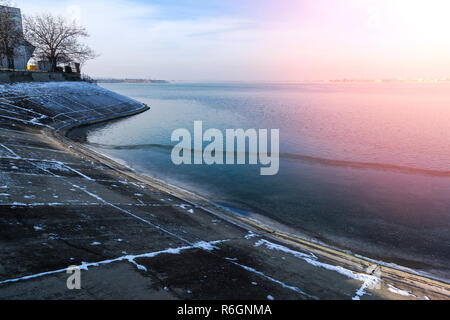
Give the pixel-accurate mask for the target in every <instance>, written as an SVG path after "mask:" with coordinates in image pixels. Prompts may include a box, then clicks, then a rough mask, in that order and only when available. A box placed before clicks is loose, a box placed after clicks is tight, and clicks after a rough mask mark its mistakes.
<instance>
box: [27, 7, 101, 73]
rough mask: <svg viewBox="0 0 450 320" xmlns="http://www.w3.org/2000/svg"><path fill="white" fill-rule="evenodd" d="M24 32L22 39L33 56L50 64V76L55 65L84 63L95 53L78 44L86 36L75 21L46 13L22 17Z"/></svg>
mask: <svg viewBox="0 0 450 320" xmlns="http://www.w3.org/2000/svg"><path fill="white" fill-rule="evenodd" d="M24 29H25V38H26V39H27V40H28V41H29V42H30V43H31V44H32V45H33V46H35V47H36V50H35V52H34V56H35V57H36V58H38V59H42V60H48V61H50V62H51V64H52V71H53V72H55V71H56V70H57V66H58V63H70V62H78V63H84V62H86V61H87V60H90V59H94V58H95V57H96V54H95V53H94V51H92V50H91V49H90V48H89V47H88V46H87V45H85V44H83V43H81V39H82V38H87V37H89V34H88V33H87V31H86V29H85V28H84V27H82V26H79V25H78V24H77V23H76V21H69V20H67V19H66V18H64V17H63V16H54V15H52V14H48V13H46V14H41V15H35V16H25V17H24Z"/></svg>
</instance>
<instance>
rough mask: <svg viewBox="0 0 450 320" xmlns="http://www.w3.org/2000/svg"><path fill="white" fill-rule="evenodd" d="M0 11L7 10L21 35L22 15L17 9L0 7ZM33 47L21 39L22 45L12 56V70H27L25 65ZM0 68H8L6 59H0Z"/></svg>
mask: <svg viewBox="0 0 450 320" xmlns="http://www.w3.org/2000/svg"><path fill="white" fill-rule="evenodd" d="M0 10H9V12H11V14H12V16H13V17H14V19H15V20H16V22H17V27H18V28H19V29H20V32H21V33H22V35H23V26H22V13H21V12H20V9H19V8H12V7H5V6H1V5H0ZM34 49H35V48H34V47H33V45H32V44H31V43H29V42H28V41H26V40H25V38H23V41H22V44H21V45H20V46H19V47H18V48H16V52H15V56H14V69H18V70H27V64H28V61H29V60H30V58H31V56H32V55H33V52H34ZM0 68H8V61H7V59H6V57H3V58H1V57H0Z"/></svg>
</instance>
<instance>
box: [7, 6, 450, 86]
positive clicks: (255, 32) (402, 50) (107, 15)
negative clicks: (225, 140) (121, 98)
mask: <svg viewBox="0 0 450 320" xmlns="http://www.w3.org/2000/svg"><path fill="white" fill-rule="evenodd" d="M15 4H16V5H17V6H18V7H20V8H21V9H22V12H23V13H24V14H34V13H39V12H52V13H57V14H63V15H66V16H69V17H71V18H74V19H77V20H78V21H79V22H80V23H81V24H82V25H84V26H86V27H87V29H88V31H89V33H90V34H91V38H89V40H88V43H89V45H90V46H91V47H92V48H93V49H94V50H95V51H96V52H97V53H99V54H100V57H99V58H97V59H96V60H93V61H91V62H89V63H87V64H86V66H85V69H84V72H86V73H88V74H90V75H91V76H93V77H110V78H146V79H147V78H152V79H165V80H193V81H221V80H226V81H314V80H333V79H387V78H391V79H396V78H404V79H420V78H423V79H428V80H433V79H436V80H437V79H444V78H448V77H450V59H449V58H448V57H449V56H450V43H449V42H448V41H446V31H447V30H450V20H449V19H448V18H447V14H448V12H450V2H449V1H447V0H428V1H425V0H379V1H371V0H342V1H334V0H303V1H302V0H297V1H296V0H286V1H282V2H278V1H270V0H246V1H238V0H227V1H221V0H198V1H194V0H157V1H138V0H134V1H129V0H99V1H88V0H68V1H64V0H63V1H56V0H40V1H39V2H37V1H35V0H16V1H15Z"/></svg>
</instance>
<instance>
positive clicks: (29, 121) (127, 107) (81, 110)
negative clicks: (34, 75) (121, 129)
mask: <svg viewBox="0 0 450 320" xmlns="http://www.w3.org/2000/svg"><path fill="white" fill-rule="evenodd" d="M147 109H148V107H147V106H146V105H145V104H143V103H140V102H137V101H135V100H133V99H130V98H128V97H125V96H122V95H119V94H117V93H114V92H111V91H108V90H106V89H103V88H101V87H98V86H96V85H93V84H90V83H87V82H41V83H39V82H29V83H15V84H0V121H1V122H5V121H9V122H14V123H20V124H25V125H29V126H33V127H48V128H52V129H64V128H68V127H70V126H73V125H77V124H82V123H88V122H96V121H101V120H103V119H110V118H111V119H112V118H116V117H120V116H125V115H129V114H134V113H138V112H142V111H145V110H147Z"/></svg>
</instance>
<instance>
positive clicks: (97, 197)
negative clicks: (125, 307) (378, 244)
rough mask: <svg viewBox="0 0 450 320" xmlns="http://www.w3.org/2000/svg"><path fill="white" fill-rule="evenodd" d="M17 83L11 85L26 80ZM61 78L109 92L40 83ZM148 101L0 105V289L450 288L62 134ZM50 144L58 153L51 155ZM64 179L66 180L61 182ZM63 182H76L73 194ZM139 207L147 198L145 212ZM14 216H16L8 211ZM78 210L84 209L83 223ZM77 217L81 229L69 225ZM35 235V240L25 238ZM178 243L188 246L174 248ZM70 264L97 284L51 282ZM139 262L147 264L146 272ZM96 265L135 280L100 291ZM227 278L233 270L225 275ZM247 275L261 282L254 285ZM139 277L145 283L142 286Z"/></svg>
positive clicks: (349, 294) (321, 292)
mask: <svg viewBox="0 0 450 320" xmlns="http://www.w3.org/2000/svg"><path fill="white" fill-rule="evenodd" d="M27 86H28V85H24V86H21V87H19V88H21V90H25V89H27V90H28V89H29V88H28V87H27ZM30 86H31V87H32V88H34V87H36V86H38V87H39V86H40V85H30ZM42 86H44V85H42ZM78 86H79V88H78ZM44 87H45V86H44ZM66 87H68V88H70V90H73V92H71V93H70V94H71V95H72V98H73V99H74V98H76V97H78V96H79V95H80V94H82V92H83V90H85V91H86V90H87V91H89V93H91V92H90V91H93V92H92V93H91V95H92V96H93V97H95V96H96V95H95V91H96V90H97V91H99V92H100V94H102V95H104V96H105V99H106V96H108V95H113V93H110V92H108V91H107V90H100V89H98V88H96V87H94V86H90V85H85V84H78V85H72V84H70V85H69V84H64V83H63V84H59V85H52V86H51V88H50V91H49V92H51V95H54V96H55V97H59V96H58V94H59V95H65V94H66V93H65V92H66V89H67V88H66ZM23 88H25V89H23ZM0 89H2V88H1V87H0ZM75 89H77V90H78V89H79V90H80V92H78V91H76V90H75ZM58 90H60V91H61V92H60V93H58V92H57V91H58ZM4 92H6V93H7V95H3V97H5V96H6V97H7V101H8V102H4V101H3V100H5V98H2V99H3V100H1V101H0V103H8V104H9V105H10V106H12V107H15V108H22V107H19V106H16V104H17V105H19V102H20V101H21V99H23V96H25V97H28V98H27V99H33V97H32V96H31V92H30V93H28V91H26V90H25V91H24V92H26V94H23V95H22V97H21V96H17V98H14V97H11V96H10V94H11V92H9V91H8V90H7V89H6V91H4ZM0 93H1V90H0ZM14 94H16V93H14ZM113 97H114V99H119V100H123V99H125V97H122V98H121V97H119V96H116V95H113ZM37 99H38V98H37ZM49 99H50V98H49ZM92 99H94V98H92ZM95 99H97V98H95ZM127 99H128V98H127ZM50 100H51V99H50ZM56 100H58V99H56V98H55V101H56ZM16 101H17V102H16ZM38 101H39V103H37V104H32V103H31V102H28V103H29V104H27V108H29V111H27V114H28V113H32V114H33V115H34V116H36V113H37V112H47V111H48V110H50V109H51V105H50V102H47V103H46V105H45V108H44V111H42V108H43V107H42V104H41V103H40V100H38ZM68 101H73V100H71V99H68ZM71 103H72V102H71ZM77 103H78V102H77ZM116 103H117V102H116ZM32 105H33V108H32V107H31V106H32ZM137 106H138V107H137ZM147 108H148V107H146V106H144V105H142V104H138V103H134V105H133V101H132V100H130V99H128V100H127V102H123V101H122V102H121V103H120V106H119V105H117V108H116V107H115V105H111V106H110V107H105V104H102V103H100V100H99V102H97V104H95V105H94V106H93V107H92V111H95V112H96V113H97V116H89V114H91V113H92V114H94V113H95V112H91V111H89V110H88V111H85V112H81V111H77V112H78V113H77V115H78V114H79V116H78V118H75V117H74V114H71V116H72V117H71V118H67V119H65V120H61V121H59V119H58V117H59V116H58V115H57V116H56V117H55V116H53V117H52V118H51V119H50V118H49V117H48V116H46V118H42V119H47V120H52V122H53V127H52V126H51V125H50V122H48V123H40V122H39V121H38V122H35V121H31V120H30V119H29V117H28V116H27V117H25V116H24V117H23V118H19V117H18V116H15V117H11V116H10V115H9V114H8V113H7V112H8V111H4V113H1V112H2V111H0V118H2V119H3V120H1V121H2V122H1V125H0V137H2V138H1V139H2V140H0V146H1V147H2V157H4V159H5V161H7V164H8V166H9V167H8V168H7V169H8V170H7V171H5V176H4V177H2V178H6V180H3V184H5V181H11V183H9V184H5V185H4V186H2V188H4V189H5V190H9V189H11V192H9V191H8V192H9V194H8V199H9V198H11V199H10V200H8V201H9V202H5V203H3V202H2V205H1V206H0V208H1V210H3V216H2V219H3V220H1V221H0V223H4V225H5V229H4V230H5V231H6V232H7V233H8V234H7V235H4V236H7V237H8V238H7V239H9V240H8V242H7V243H6V244H5V250H4V252H3V253H1V252H0V258H2V260H3V261H2V263H6V265H5V266H2V265H0V298H5V297H10V298H11V297H13V298H14V297H15V298H26V297H31V298H33V297H34V298H36V295H37V296H38V297H40V298H42V297H49V298H52V297H53V298H54V297H78V298H84V299H87V298H117V297H122V298H130V297H135V298H138V299H139V298H145V297H147V298H152V299H155V298H156V299H158V298H168V297H171V298H177V299H220V298H224V297H225V298H226V297H228V298H234V299H236V298H237V299H245V298H246V299H249V298H250V299H264V297H266V296H268V294H269V293H270V295H271V296H275V297H277V298H279V299H315V298H322V299H333V298H334V299H336V298H337V299H347V298H349V299H351V298H353V299H355V300H359V299H360V298H364V299H380V298H381V299H429V298H431V299H450V285H449V284H448V280H445V281H444V279H441V280H439V279H434V278H433V277H432V276H430V275H423V274H416V273H415V271H414V270H408V269H405V268H402V267H400V266H393V265H387V264H385V263H383V262H381V261H374V260H370V259H368V258H364V257H361V256H357V255H354V254H350V253H348V252H345V251H342V250H339V249H336V248H333V247H330V246H326V245H323V244H321V243H316V242H314V241H312V240H311V239H302V238H300V237H298V236H295V235H291V234H286V233H283V232H279V231H278V230H275V229H273V228H271V227H269V226H266V225H264V224H260V223H258V222H257V221H254V220H252V219H247V218H245V217H240V216H237V215H234V214H232V213H230V212H229V211H227V210H225V209H223V208H218V207H217V206H216V205H214V204H212V203H211V202H209V201H208V200H206V199H204V198H202V197H200V196H198V195H195V194H193V193H190V192H188V191H185V190H181V189H180V188H177V187H175V186H172V185H168V184H165V183H163V182H161V181H158V180H155V179H151V178H149V177H147V176H144V175H141V174H138V173H136V172H135V171H134V170H132V169H131V168H128V167H126V166H124V165H121V164H119V163H117V162H115V161H113V160H112V159H110V158H108V157H105V156H104V155H101V154H98V153H96V152H93V151H92V150H90V149H88V148H85V147H84V146H82V145H80V144H78V143H77V142H74V141H72V140H70V139H68V138H67V137H66V136H65V134H66V133H67V132H68V130H69V129H70V128H73V127H75V126H80V125H87V124H93V123H99V122H105V121H109V120H112V119H117V118H120V117H125V116H129V115H132V114H137V113H140V112H143V111H145V110H148V109H147ZM22 109H23V108H22ZM115 109H117V110H115ZM46 110H47V111H46ZM99 110H102V111H101V112H100V111H99ZM47 113H48V112H47ZM99 113H101V114H100V115H98V114H99ZM41 115H45V113H44V114H42V113H41ZM30 117H31V116H30ZM74 118H75V119H74ZM70 119H72V120H70ZM56 120H58V121H59V122H58V121H56ZM3 130H4V131H3ZM24 130H27V131H29V132H28V133H24V132H23V131H24ZM1 133H3V135H1ZM20 141H22V142H20ZM33 148H34V149H33ZM30 150H32V151H30ZM30 152H31V153H30ZM28 154H30V156H26V155H28ZM50 154H53V155H54V156H55V157H57V158H58V159H64V160H52V159H53V158H52V159H50V158H49V155H50ZM66 158H67V160H65V159H66ZM30 165H31V166H30ZM18 170H19V171H18ZM34 180H35V181H36V182H35V183H36V185H34V183H33V181H34ZM27 181H28V184H27ZM29 183H31V184H29ZM52 185H54V186H56V188H55V189H54V190H53V191H52V192H53V198H54V197H55V196H57V194H58V192H59V194H58V197H57V198H55V199H59V200H55V199H53V198H52V197H51V195H52V193H49V191H46V189H44V190H43V187H42V186H44V187H46V188H47V189H48V187H49V186H52ZM59 185H61V187H59ZM64 185H67V186H69V188H72V189H70V190H65V188H64V187H62V186H64ZM24 188H25V189H26V190H27V192H31V191H33V190H35V191H36V192H37V195H38V198H37V199H36V200H33V199H34V198H32V197H35V195H32V196H29V198H25V199H23V191H20V192H22V194H20V193H19V190H23V189H24ZM69 191H70V192H76V194H77V197H74V195H75V194H74V195H72V193H70V192H69ZM2 192H3V191H2ZM5 194H6V192H5ZM19 196H22V200H19ZM27 197H28V196H27ZM141 199H143V200H144V201H142V200H141ZM50 201H51V202H50ZM146 208H151V210H150V212H148V210H147V209H146ZM98 209H101V210H98ZM191 211H192V212H191ZM21 212H23V215H22V213H21ZM68 213H70V214H68ZM150 213H151V214H150ZM149 214H150V215H149ZM17 215H19V216H21V217H22V218H21V219H22V220H23V222H21V221H20V220H19V221H18V222H17V221H16V219H17ZM86 216H87V217H89V219H91V218H90V217H95V220H92V222H89V221H91V220H89V219H88V220H86V219H87V218H86ZM30 219H31V220H30ZM72 220H73V221H72ZM24 222H25V223H24ZM33 225H34V227H33ZM61 225H63V226H65V227H64V228H62V227H61ZM66 225H67V226H66ZM17 228H18V229H17ZM52 228H53V229H54V231H53V229H52ZM79 228H81V229H80V230H81V231H76V230H78V229H79ZM110 228H112V229H110ZM137 231H139V232H137ZM56 232H57V233H58V234H56ZM37 236H39V237H41V238H37V239H44V240H38V241H36V237H37ZM42 237H44V238H42ZM97 238H99V239H102V240H101V241H98V240H96V239H97ZM123 239H125V241H123ZM119 240H120V241H119ZM144 240H145V241H144ZM42 241H44V242H42ZM41 242H42V243H41ZM44 244H45V245H44ZM48 245H50V247H48ZM23 248H26V250H31V252H33V254H32V255H30V254H29V253H27V252H26V251H23V250H24V249H23ZM124 249H126V250H127V251H124ZM136 251H137V252H136ZM184 251H186V252H187V253H183V254H182V255H181V256H180V258H178V257H177V255H179V254H180V252H184ZM9 252H17V253H16V254H13V255H11V254H10V253H9ZM124 252H125V253H126V255H124ZM127 252H131V253H132V254H131V255H130V254H128V253H127ZM5 255H6V256H5ZM24 257H26V258H24ZM69 257H70V261H69ZM72 259H73V260H72ZM68 261H69V262H68ZM84 261H98V262H91V263H87V264H86V263H85V262H84ZM137 261H138V262H137ZM69 263H71V264H74V263H80V266H85V268H86V269H83V270H86V271H83V272H84V273H85V274H86V276H87V277H90V276H91V275H92V276H93V277H94V278H90V279H91V280H90V282H89V283H88V284H87V285H88V286H92V288H96V287H97V286H99V285H100V287H101V288H102V289H103V290H101V292H99V293H97V294H96V295H94V296H89V295H86V293H84V292H80V293H72V292H68V291H67V289H64V286H62V287H59V286H55V283H65V281H66V279H65V278H64V275H63V273H64V272H65V271H66V267H67V265H68V264H69ZM24 264H25V265H26V266H24ZM136 267H137V268H136ZM96 270H97V271H96ZM147 270H152V272H151V274H148V273H147ZM224 270H225V271H224ZM100 271H101V272H102V273H98V272H100ZM105 274H109V275H110V276H111V275H112V276H114V277H119V278H123V279H124V281H123V282H122V284H121V285H120V287H121V288H123V289H127V288H129V286H130V281H132V280H130V279H137V280H136V282H135V284H134V285H133V286H134V287H135V288H137V287H138V288H141V289H142V290H141V291H139V294H137V295H134V294H131V295H127V290H125V291H124V292H123V293H122V292H115V293H114V292H110V291H109V289H110V287H108V285H107V284H105V283H104V282H102V279H103V277H104V275H105ZM204 276H208V279H209V280H208V282H206V283H203V282H202V281H200V282H199V281H198V279H202V278H203V277H204ZM107 277H108V276H107ZM230 279H240V281H238V282H237V283H233V282H232V281H231V282H230ZM251 280H252V281H253V282H254V283H258V284H259V283H260V284H261V286H255V285H254V284H253V282H251ZM149 281H150V283H153V284H152V285H151V286H152V288H153V287H155V286H156V289H148V288H149ZM30 287H31V288H33V290H31V291H30ZM108 288H109V289H108ZM165 288H168V291H167V292H168V293H167V295H166V293H164V292H165V291H166V289H165ZM243 288H245V290H242V289H243ZM299 288H301V289H299ZM303 289H304V290H305V291H303ZM180 290H181V291H180ZM183 290H184V291H183ZM305 292H307V293H305ZM399 292H400V293H399ZM128 294H130V292H128ZM192 294H193V295H192Z"/></svg>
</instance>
